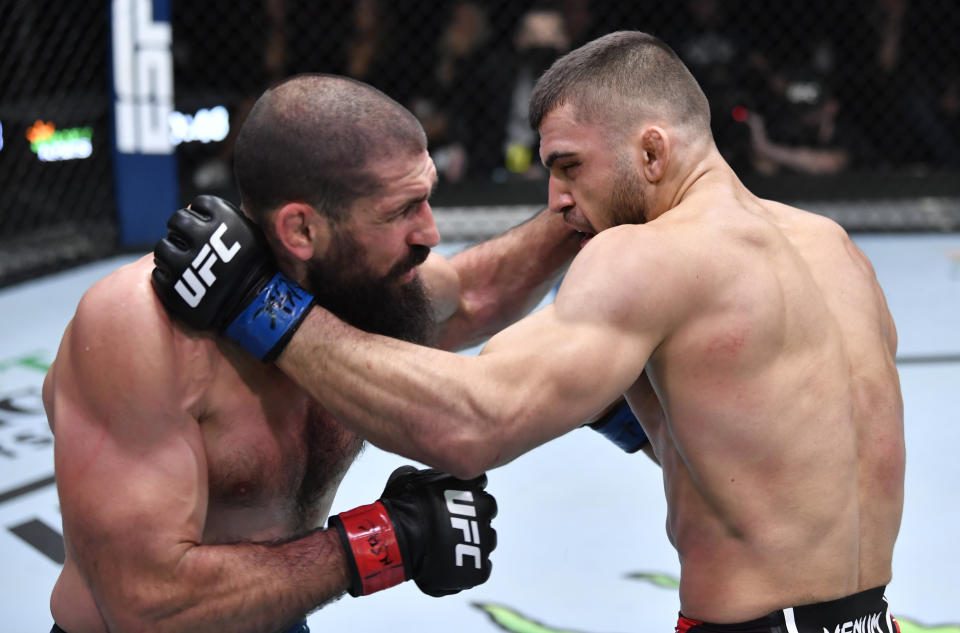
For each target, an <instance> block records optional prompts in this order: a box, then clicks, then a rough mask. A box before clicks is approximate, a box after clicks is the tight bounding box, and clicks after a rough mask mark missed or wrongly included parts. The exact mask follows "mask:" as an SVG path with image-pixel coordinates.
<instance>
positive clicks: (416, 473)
mask: <svg viewBox="0 0 960 633" xmlns="http://www.w3.org/2000/svg"><path fill="white" fill-rule="evenodd" d="M486 485H487V476H486V475H480V476H479V477H476V478H474V479H470V480H468V481H464V480H461V479H457V478H455V477H453V476H452V475H448V474H446V473H442V472H440V471H437V470H434V469H432V468H430V469H426V470H417V469H416V468H414V467H413V466H401V467H400V468H398V469H396V470H395V471H393V474H392V475H390V479H389V480H387V486H386V488H384V490H383V495H382V496H381V497H380V500H379V501H377V502H376V503H372V504H370V505H366V506H360V507H359V508H354V509H353V510H349V511H347V512H342V513H340V514H337V515H334V516H332V517H330V520H329V525H330V527H331V528H335V529H336V530H337V532H338V533H339V534H340V540H341V542H342V543H343V547H344V549H345V550H346V551H347V554H348V556H347V560H348V562H349V565H350V577H351V582H350V589H349V592H350V595H351V596H365V595H368V594H371V593H373V592H375V591H380V590H381V589H386V588H387V587H392V586H393V585H397V584H400V583H401V582H403V581H405V580H410V579H411V578H412V579H413V581H414V582H415V583H417V586H418V587H419V588H420V590H421V591H423V592H424V593H426V594H429V595H431V596H436V597H439V596H446V595H450V594H454V593H458V592H460V591H462V590H464V589H470V588H471V587H474V586H476V585H479V584H480V583H483V582H486V580H487V578H489V577H490V567H491V563H490V552H492V551H493V549H494V548H495V547H496V546H497V533H496V531H495V530H494V529H493V528H492V527H490V521H491V520H492V519H493V518H494V517H495V516H496V515H497V502H496V500H495V499H494V498H493V497H492V496H491V495H490V494H489V493H488V492H486V491H485V490H484V488H485V487H486Z"/></svg>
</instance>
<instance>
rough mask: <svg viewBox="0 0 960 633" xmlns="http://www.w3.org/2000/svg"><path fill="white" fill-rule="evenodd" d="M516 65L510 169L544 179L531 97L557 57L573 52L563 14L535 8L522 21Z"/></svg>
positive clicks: (508, 139)
mask: <svg viewBox="0 0 960 633" xmlns="http://www.w3.org/2000/svg"><path fill="white" fill-rule="evenodd" d="M513 47H514V53H515V55H516V62H515V63H514V64H513V66H512V68H513V78H512V82H511V86H510V93H509V94H510V104H509V109H508V112H507V121H506V134H505V138H504V143H503V151H504V159H505V164H506V168H507V170H508V171H509V172H511V173H513V174H519V175H521V176H523V177H525V178H530V179H537V178H544V177H545V176H546V171H545V170H544V169H543V167H542V165H541V164H540V160H539V158H538V151H539V143H540V140H539V137H538V136H537V134H536V132H535V131H533V130H531V129H530V124H529V122H528V119H527V114H528V112H527V111H528V107H529V104H530V95H531V93H532V92H533V86H534V84H535V83H536V81H537V79H539V78H540V75H542V74H543V73H544V71H545V70H547V69H548V68H549V67H550V64H552V63H553V62H554V60H555V59H557V57H559V56H561V55H563V54H564V53H566V52H567V51H568V50H570V40H569V37H568V35H567V30H566V24H565V23H564V19H563V14H561V13H560V11H559V10H557V9H556V8H553V6H552V5H547V4H544V5H534V6H533V7H532V8H531V9H530V10H528V11H527V12H526V13H524V14H523V15H522V16H521V17H520V20H519V23H518V25H517V29H516V31H515V33H514V36H513Z"/></svg>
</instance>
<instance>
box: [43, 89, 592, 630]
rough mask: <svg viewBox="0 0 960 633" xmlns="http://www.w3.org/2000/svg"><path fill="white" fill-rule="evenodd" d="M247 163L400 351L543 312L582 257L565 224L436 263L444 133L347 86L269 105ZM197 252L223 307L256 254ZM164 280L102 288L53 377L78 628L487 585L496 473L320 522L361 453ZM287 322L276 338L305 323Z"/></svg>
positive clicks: (301, 247) (49, 397)
mask: <svg viewBox="0 0 960 633" xmlns="http://www.w3.org/2000/svg"><path fill="white" fill-rule="evenodd" d="M235 160H236V169H237V177H238V184H239V187H240V190H241V192H242V195H243V200H244V204H245V206H246V208H247V209H251V210H252V215H253V217H255V218H257V220H258V221H259V222H261V224H262V225H263V226H264V229H265V233H266V235H267V240H268V241H269V244H270V245H271V246H272V247H273V248H274V249H275V253H276V255H277V259H278V260H279V261H280V262H281V267H282V269H283V270H284V271H285V272H286V273H287V275H289V276H290V277H291V278H293V279H295V280H297V281H298V282H299V283H300V284H302V285H303V286H304V287H305V288H308V289H311V290H314V291H315V292H316V293H317V294H318V296H323V297H324V298H325V301H328V302H329V303H330V305H336V306H338V308H337V309H338V313H339V314H341V315H342V316H344V318H347V319H348V320H350V321H351V322H354V323H357V324H358V325H362V326H364V327H368V328H370V329H373V330H375V331H380V332H384V333H387V334H391V335H393V336H401V337H405V338H408V339H410V340H415V341H418V342H421V343H423V342H428V341H431V340H432V341H435V342H439V344H442V345H444V346H445V347H448V348H452V347H456V346H458V345H461V344H464V343H469V342H472V341H473V340H474V339H476V338H478V337H480V338H483V337H486V336H489V334H490V332H492V331H496V330H497V329H499V328H501V327H503V325H504V324H505V323H506V322H509V321H511V320H514V319H515V318H518V317H519V316H521V315H522V314H524V313H525V312H526V311H528V310H529V308H530V307H531V305H535V304H536V302H537V301H539V299H540V298H541V297H542V295H543V293H544V291H545V290H546V289H548V288H549V287H550V286H551V284H553V283H555V281H556V277H557V275H558V269H560V268H561V267H562V266H563V265H564V264H566V263H567V262H568V261H569V259H570V258H571V257H572V256H573V254H574V252H575V251H576V247H577V241H576V236H575V233H574V232H573V231H572V230H571V229H570V227H568V226H566V225H564V223H563V222H562V220H561V219H560V218H559V217H557V216H555V215H554V214H550V213H548V212H544V213H541V214H540V215H538V216H537V217H535V218H534V219H532V220H531V221H529V222H527V223H526V224H523V225H521V226H520V227H517V228H515V229H513V230H511V231H509V232H507V233H505V234H504V235H502V236H499V237H498V238H494V239H492V240H490V241H488V242H485V243H482V244H479V245H477V246H475V247H473V248H472V249H468V250H466V251H464V252H463V253H461V254H459V255H458V256H456V257H453V258H452V259H450V260H449V261H448V260H445V259H443V258H441V257H439V256H436V255H430V256H429V257H427V253H428V252H429V249H430V247H432V246H435V245H436V244H437V241H438V236H437V231H436V226H435V224H434V221H433V216H432V213H431V209H430V205H429V202H428V197H429V195H430V193H431V191H432V189H433V187H434V185H435V183H436V179H437V176H436V171H435V169H434V166H433V163H432V161H431V160H430V157H429V155H428V154H427V151H426V142H425V138H424V134H423V130H422V129H421V128H420V125H419V123H417V121H416V119H414V118H413V117H412V116H411V115H410V114H409V113H408V112H407V111H406V110H404V109H403V108H402V107H400V106H399V105H398V104H396V103H395V102H393V101H392V100H390V99H388V98H387V97H385V96H384V95H383V94H381V93H380V92H378V91H376V90H374V89H372V88H370V87H369V86H366V85H363V84H360V83H357V82H353V81H349V80H346V79H342V78H336V77H321V76H301V77H296V78H293V79H291V80H289V81H287V82H285V83H283V84H280V85H278V86H276V87H275V88H273V89H272V90H268V91H267V92H266V93H265V94H264V95H263V96H262V97H261V99H260V100H259V101H258V103H257V105H256V107H255V108H254V109H253V111H252V113H251V114H250V116H249V117H248V118H247V120H246V122H245V124H244V126H243V129H242V131H241V132H240V135H239V139H238V142H237V146H236V157H235ZM220 215H226V216H229V217H230V218H236V217H238V212H237V211H236V210H235V209H233V208H232V207H230V205H228V204H227V203H226V202H224V201H222V200H220V199H217V198H211V197H205V198H200V199H198V200H197V201H196V202H195V203H194V205H193V208H192V209H191V210H190V211H189V212H183V213H182V214H180V215H178V216H177V218H175V220H176V219H181V220H184V219H185V220H186V221H190V220H191V219H192V220H194V221H197V222H201V221H202V220H203V219H205V218H212V217H215V216H220ZM248 224H249V222H248ZM250 226H252V224H250ZM221 238H222V239H221ZM193 246H196V247H197V248H198V249H199V248H201V247H203V248H204V251H203V252H204V255H203V257H200V258H198V259H197V261H196V262H195V266H193V268H192V269H191V270H192V271H193V272H192V273H191V275H190V276H188V278H187V280H186V285H184V286H182V291H183V297H184V298H186V299H189V300H190V301H195V300H196V299H199V298H202V297H204V294H205V295H206V297H205V301H209V300H210V298H211V297H213V296H214V295H215V294H216V290H217V288H218V286H214V287H212V288H206V287H205V284H209V282H210V280H211V266H213V264H214V263H217V262H219V264H222V263H224V262H230V263H231V264H240V263H241V262H242V263H243V264H244V265H247V264H250V262H251V261H252V259H251V257H250V250H249V249H248V248H247V245H245V246H244V250H242V251H238V250H237V247H236V246H235V242H234V241H233V240H231V239H230V235H227V236H220V237H218V236H217V235H212V236H210V239H209V240H206V239H205V240H204V244H203V245H201V244H195V245H193ZM260 246H261V248H262V249H263V250H262V252H260V253H259V254H258V255H257V256H256V257H259V258H264V257H266V253H267V252H268V251H267V247H266V245H265V244H261V245H260ZM170 247H171V248H176V245H174V244H170ZM531 257H532V259H531ZM424 258H426V261H425V262H424ZM192 259H193V258H191V260H192ZM421 263H422V265H420V264H421ZM219 264H218V265H219ZM187 265H188V267H189V265H190V263H189V262H188V263H187ZM152 270H153V258H152V257H144V258H142V259H140V260H139V261H137V262H134V263H132V264H130V265H128V266H124V267H122V268H120V269H119V270H117V271H116V272H114V273H113V274H111V275H109V276H108V277H106V278H105V279H103V280H101V281H100V282H98V283H97V284H95V285H94V286H93V287H92V288H91V289H90V290H89V291H88V292H87V293H86V294H85V295H84V297H83V299H82V300H81V302H80V304H79V307H78V308H77V312H76V315H75V316H74V318H73V320H72V322H71V323H70V325H69V326H68V327H67V330H66V332H65V334H64V337H63V340H62V342H61V345H60V349H59V352H58V355H57V358H56V360H55V362H54V363H53V366H52V367H51V369H50V372H49V374H48V375H47V378H46V381H45V383H44V390H43V395H44V402H45V405H46V409H47V414H48V417H49V421H50V425H51V428H52V430H53V433H54V437H55V466H56V477H57V486H58V491H59V495H60V502H61V510H62V515H63V528H64V538H65V541H66V552H67V557H66V563H65V565H64V568H63V571H62V573H61V575H60V578H59V580H58V581H57V583H56V586H55V587H54V589H53V594H52V598H51V610H52V614H53V617H54V620H55V622H56V623H57V625H58V627H62V629H63V630H65V631H68V632H69V633H103V632H105V631H108V630H109V631H113V632H114V633H119V632H123V631H151V632H160V631H176V632H185V631H204V632H209V631H218V632H221V633H228V632H231V633H240V632H250V633H252V632H257V633H265V632H268V631H269V632H276V631H283V630H286V629H288V628H290V627H291V626H292V625H293V626H292V628H290V630H291V631H293V630H296V631H298V632H299V631H305V630H306V629H305V625H304V624H298V623H302V622H303V620H304V617H305V615H306V614H307V613H308V612H310V611H312V610H313V609H315V608H317V607H319V606H320V605H322V604H324V603H325V602H328V601H330V600H332V599H334V598H336V597H337V596H339V595H341V594H342V593H343V592H344V591H349V592H350V593H351V594H352V595H355V596H356V595H362V594H368V593H371V592H373V591H377V590H379V589H383V588H386V587H389V586H391V585H394V584H397V583H399V582H401V581H403V580H406V579H410V578H412V579H414V581H415V582H416V583H417V584H418V586H419V587H420V588H421V589H422V590H423V591H424V592H426V593H428V594H431V595H444V594H447V593H454V592H456V591H459V590H462V589H466V588H469V587H472V586H474V585H476V584H478V583H481V582H484V581H485V580H486V579H487V577H488V576H489V573H490V561H489V556H490V552H491V550H492V549H493V548H494V547H495V544H496V535H495V533H494V531H493V530H492V529H491V527H490V521H491V519H492V518H493V517H494V515H495V514H496V504H495V502H494V500H493V498H492V497H491V496H490V495H489V494H487V493H486V492H485V491H484V486H485V483H486V479H485V477H483V476H482V475H481V476H478V477H475V478H469V479H468V480H467V481H460V480H457V479H455V478H453V477H450V476H449V475H445V474H442V473H438V472H435V471H430V470H427V471H416V470H415V469H413V468H412V467H406V468H404V469H400V470H398V471H397V472H395V473H394V474H393V475H392V476H391V477H390V480H389V481H388V483H387V486H386V489H385V490H384V491H383V494H382V496H381V498H380V502H378V503H374V504H371V505H368V506H362V507H361V508H358V509H355V510H352V511H349V512H345V513H341V514H339V515H336V516H334V517H331V519H330V525H331V527H335V528H336V529H329V530H323V529H319V528H320V527H321V526H322V525H323V524H324V521H325V520H326V518H327V515H328V512H329V510H330V507H331V503H332V501H333V498H334V494H335V492H336V489H337V487H338V485H339V483H340V481H341V478H342V477H343V476H344V474H345V472H346V470H347V468H348V466H349V465H350V463H351V462H352V460H353V459H354V456H355V455H356V454H357V451H358V450H359V448H360V446H361V440H360V438H358V437H357V436H356V435H354V434H353V433H351V432H349V431H347V430H346V429H344V428H343V427H342V426H341V425H340V424H339V423H338V422H337V421H336V420H335V419H334V417H332V416H331V414H330V413H329V412H328V411H327V410H326V408H325V407H324V406H323V404H322V403H321V402H319V401H317V400H315V399H313V398H312V397H311V396H310V395H309V394H308V393H307V392H306V391H304V390H302V389H301V388H299V387H297V385H295V384H294V383H293V382H292V381H291V380H290V379H288V378H287V377H286V376H285V375H283V374H282V373H281V372H280V371H279V370H278V369H277V368H276V367H274V366H272V365H268V364H265V363H262V362H261V361H260V360H257V359H254V358H252V357H250V356H249V355H248V354H247V353H246V352H245V351H244V350H243V349H241V348H240V347H239V346H238V345H236V344H235V343H233V342H230V341H222V340H219V339H218V338H216V337H213V336H211V335H209V334H205V333H202V332H200V331H198V330H197V329H195V328H191V327H188V326H185V325H184V324H183V323H181V322H178V321H176V320H172V319H171V318H170V317H169V316H168V314H167V312H166V311H165V310H164V309H163V307H162V306H161V304H160V302H159V301H158V300H157V297H156V295H155V294H154V291H153V290H152V289H151V283H150V280H151V271H152ZM213 270H217V269H216V268H213ZM424 287H425V288H427V289H428V291H429V292H425V291H424ZM278 288H279V285H278V286H274V289H275V290H276V289H278ZM178 296H180V295H178ZM428 297H429V300H428ZM203 305H204V306H206V305H207V304H206V303H204V304H203ZM303 306H304V304H303V303H297V304H295V305H294V307H295V308H296V309H301V308H303ZM283 307H284V306H279V307H278V309H277V310H276V311H275V312H273V313H272V314H268V315H267V320H268V322H269V321H270V320H271V318H273V319H274V321H275V324H277V325H278V327H277V329H275V330H269V328H268V330H269V331H271V332H277V331H281V329H282V327H286V326H287V325H289V323H290V320H289V319H288V318H287V317H289V316H290V315H289V314H287V313H286V312H284V310H283ZM265 314H266V313H265ZM207 316H208V317H209V316H210V314H209V313H208V315H207ZM432 317H435V318H436V320H437V321H438V322H440V326H439V329H438V331H437V334H436V336H433V337H430V335H429V327H427V326H429V325H430V324H431V323H433V318H432ZM280 326H282V327H280ZM58 627H57V628H55V629H54V630H55V631H59V630H61V629H59V628H58Z"/></svg>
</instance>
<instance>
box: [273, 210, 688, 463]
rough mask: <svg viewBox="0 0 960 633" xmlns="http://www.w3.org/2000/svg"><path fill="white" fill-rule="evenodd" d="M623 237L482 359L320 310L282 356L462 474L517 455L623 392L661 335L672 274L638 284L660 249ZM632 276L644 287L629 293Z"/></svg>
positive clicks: (591, 257)
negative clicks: (361, 326)
mask: <svg viewBox="0 0 960 633" xmlns="http://www.w3.org/2000/svg"><path fill="white" fill-rule="evenodd" d="M627 230H633V229H627ZM623 239H625V233H624V232H623V230H618V229H615V230H610V231H606V232H604V233H603V234H601V235H600V236H597V237H596V238H594V240H593V241H592V242H591V244H590V245H589V246H588V247H587V248H586V249H584V251H583V252H582V253H581V254H580V255H579V256H578V257H577V259H576V260H575V262H574V264H573V266H572V267H571V269H570V271H569V273H568V274H567V277H566V279H565V281H564V284H563V286H562V287H561V289H560V292H559V294H558V296H557V299H556V301H555V302H554V304H553V305H551V306H548V307H546V308H544V309H543V310H540V311H538V312H536V313H534V314H532V315H530V316H528V317H526V318H524V319H522V320H521V321H519V322H517V323H516V324H514V325H513V326H511V327H509V328H507V329H506V330H504V331H503V332H501V333H500V334H498V335H496V336H494V337H493V338H492V339H491V340H490V342H489V344H488V345H487V346H486V347H485V348H484V350H483V352H482V353H481V354H480V355H479V356H477V357H467V356H462V355H456V354H452V353H447V352H442V351H438V350H431V349H428V348H425V347H418V346H415V345H410V344H406V343H404V342H401V341H397V340H393V339H389V338H386V337H381V336H376V335H371V334H367V333H364V332H360V331H358V330H355V329H353V328H350V327H349V326H347V325H346V324H344V323H342V322H340V321H338V320H337V319H336V318H335V317H334V316H333V315H331V314H330V313H328V312H326V311H323V310H322V309H315V310H314V311H313V312H312V313H311V314H310V316H308V317H307V320H306V321H305V322H304V324H303V326H301V328H300V330H299V331H298V333H297V334H296V335H295V336H294V338H293V340H292V342H291V343H290V345H289V346H288V347H287V348H286V350H285V351H284V352H283V354H281V356H280V358H279V359H278V364H279V365H280V367H281V369H283V370H284V371H285V372H286V373H287V374H288V375H289V376H291V377H293V378H294V380H296V381H298V382H299V383H300V384H301V386H303V388H304V389H306V390H308V391H310V392H311V393H312V394H313V395H314V396H315V397H316V398H318V399H319V400H321V401H322V402H324V405H325V406H327V407H328V408H329V409H330V410H331V411H332V412H333V413H334V414H335V415H336V416H337V417H338V419H340V420H341V421H342V422H343V423H344V424H346V425H348V426H351V427H353V429H354V430H356V431H358V432H359V433H361V434H362V435H364V436H365V437H366V438H367V439H368V440H370V441H371V442H372V443H374V444H376V445H378V446H380V447H382V448H384V449H386V450H390V451H393V452H397V453H400V454H403V455H407V456H409V457H411V458H414V459H418V460H420V461H422V462H425V463H427V464H430V465H433V466H436V467H438V468H442V469H444V470H448V471H450V472H453V473H454V474H457V475H458V476H467V475H470V474H473V473H476V472H480V471H482V470H485V469H487V468H489V467H491V466H496V465H500V464H503V463H506V462H508V461H510V460H511V459H513V458H515V457H516V456H518V455H520V454H521V453H523V452H525V451H527V450H530V449H531V448H533V447H535V446H537V445H539V444H542V443H543V442H546V441H548V440H550V439H552V438H554V437H557V436H559V435H561V434H563V433H566V432H567V431H569V430H571V429H573V428H575V427H577V426H579V425H580V424H581V423H582V421H583V420H586V419H589V418H591V417H592V416H593V415H595V414H596V413H598V412H599V411H600V410H601V409H603V408H604V407H605V406H607V405H608V404H609V403H610V402H612V401H613V400H615V399H616V398H617V397H618V396H619V395H620V394H621V393H623V392H624V391H625V390H626V389H627V388H628V387H629V386H630V385H632V384H633V383H634V381H636V380H637V377H638V376H639V375H640V373H641V372H642V371H643V367H644V365H645V364H646V361H647V359H648V357H649V355H650V353H651V352H652V350H653V349H654V347H655V346H656V344H657V343H658V342H659V341H660V340H661V339H662V337H663V335H664V332H665V328H666V324H667V323H668V322H669V321H670V318H671V308H670V305H671V304H670V302H669V301H668V300H667V297H668V290H671V288H670V283H671V282H670V281H668V280H667V279H666V278H665V276H663V277H661V278H658V279H656V280H651V281H649V282H645V283H643V284H641V283H638V281H637V279H638V276H637V271H638V270H648V268H647V267H648V266H649V265H650V262H649V261H644V260H645V259H647V258H651V259H652V258H653V257H654V255H653V254H652V252H651V251H650V250H648V249H641V248H633V249H631V250H629V251H624V250H623V249H624V247H625V246H626V245H625V244H624V243H623V242H621V241H620V240H623ZM612 253H620V256H619V257H615V256H614V255H612ZM624 253H628V255H624ZM627 283H629V284H631V286H632V287H634V288H635V291H634V292H631V293H624V292H622V288H623V287H624V286H623V284H627Z"/></svg>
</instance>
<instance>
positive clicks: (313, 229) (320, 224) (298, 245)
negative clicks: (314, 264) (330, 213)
mask: <svg viewBox="0 0 960 633" xmlns="http://www.w3.org/2000/svg"><path fill="white" fill-rule="evenodd" d="M272 224H273V230H274V235H276V238H277V241H278V242H280V246H282V247H283V248H285V249H286V250H287V251H288V252H289V253H290V254H291V255H292V256H293V257H295V258H296V259H299V260H301V261H308V260H310V259H312V258H313V256H314V255H315V254H317V253H323V252H325V251H326V249H327V246H328V244H329V242H330V225H329V223H328V222H327V221H326V217H325V216H323V214H321V213H318V212H317V211H316V210H315V209H314V208H313V207H312V206H310V205H309V204H305V203H303V202H288V203H287V204H285V205H283V206H282V207H280V208H279V209H277V210H276V211H275V212H274V214H273V221H272Z"/></svg>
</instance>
